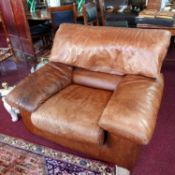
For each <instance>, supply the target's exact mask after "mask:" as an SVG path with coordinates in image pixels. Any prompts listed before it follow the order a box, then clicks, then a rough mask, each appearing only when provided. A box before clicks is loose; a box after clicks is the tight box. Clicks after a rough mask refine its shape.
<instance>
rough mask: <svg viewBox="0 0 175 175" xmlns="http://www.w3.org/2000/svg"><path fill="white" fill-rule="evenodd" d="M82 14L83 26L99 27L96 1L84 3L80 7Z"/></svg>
mask: <svg viewBox="0 0 175 175" xmlns="http://www.w3.org/2000/svg"><path fill="white" fill-rule="evenodd" d="M82 13H83V20H84V24H85V25H93V24H95V25H99V20H98V11H97V3H96V0H94V2H87V3H85V4H84V5H83V7H82Z"/></svg>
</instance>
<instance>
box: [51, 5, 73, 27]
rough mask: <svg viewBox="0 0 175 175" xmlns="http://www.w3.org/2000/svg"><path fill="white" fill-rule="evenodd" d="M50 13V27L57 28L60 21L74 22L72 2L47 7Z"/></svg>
mask: <svg viewBox="0 0 175 175" xmlns="http://www.w3.org/2000/svg"><path fill="white" fill-rule="evenodd" d="M48 10H49V12H50V13H51V19H52V27H53V29H54V30H57V29H58V27H59V26H60V24H62V23H75V13H74V7H73V4H71V5H63V6H59V7H49V8H48Z"/></svg>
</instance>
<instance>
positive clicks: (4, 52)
mask: <svg viewBox="0 0 175 175" xmlns="http://www.w3.org/2000/svg"><path fill="white" fill-rule="evenodd" d="M0 25H2V27H3V30H4V35H5V38H6V42H7V46H8V48H0V62H1V61H4V60H6V59H7V58H9V57H12V59H13V60H14V61H15V62H17V57H16V56H15V53H14V51H13V47H12V44H11V41H10V38H9V36H8V32H7V28H6V26H5V23H4V19H3V16H2V14H1V12H0Z"/></svg>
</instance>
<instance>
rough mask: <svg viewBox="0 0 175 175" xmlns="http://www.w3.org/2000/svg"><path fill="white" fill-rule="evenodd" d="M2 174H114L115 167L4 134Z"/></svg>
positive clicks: (0, 140)
mask: <svg viewBox="0 0 175 175" xmlns="http://www.w3.org/2000/svg"><path fill="white" fill-rule="evenodd" d="M0 174H3V175H5V174H8V175H12V174H13V175H21V174H23V175H59V174H63V175H68V174H72V175H78V174H80V175H101V174H106V175H113V174H115V167H114V166H109V165H106V164H103V163H101V162H98V161H94V160H89V159H85V158H81V157H79V156H74V155H72V154H68V153H64V152H61V151H57V150H54V149H51V148H47V147H44V146H41V145H37V144H33V143H31V142H27V141H24V140H22V139H18V138H15V137H10V136H7V135H4V134H0Z"/></svg>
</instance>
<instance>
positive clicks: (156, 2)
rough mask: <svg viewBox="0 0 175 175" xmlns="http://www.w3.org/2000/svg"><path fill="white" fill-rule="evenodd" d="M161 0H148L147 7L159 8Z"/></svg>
mask: <svg viewBox="0 0 175 175" xmlns="http://www.w3.org/2000/svg"><path fill="white" fill-rule="evenodd" d="M160 7H161V0H148V4H147V9H156V10H160Z"/></svg>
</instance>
